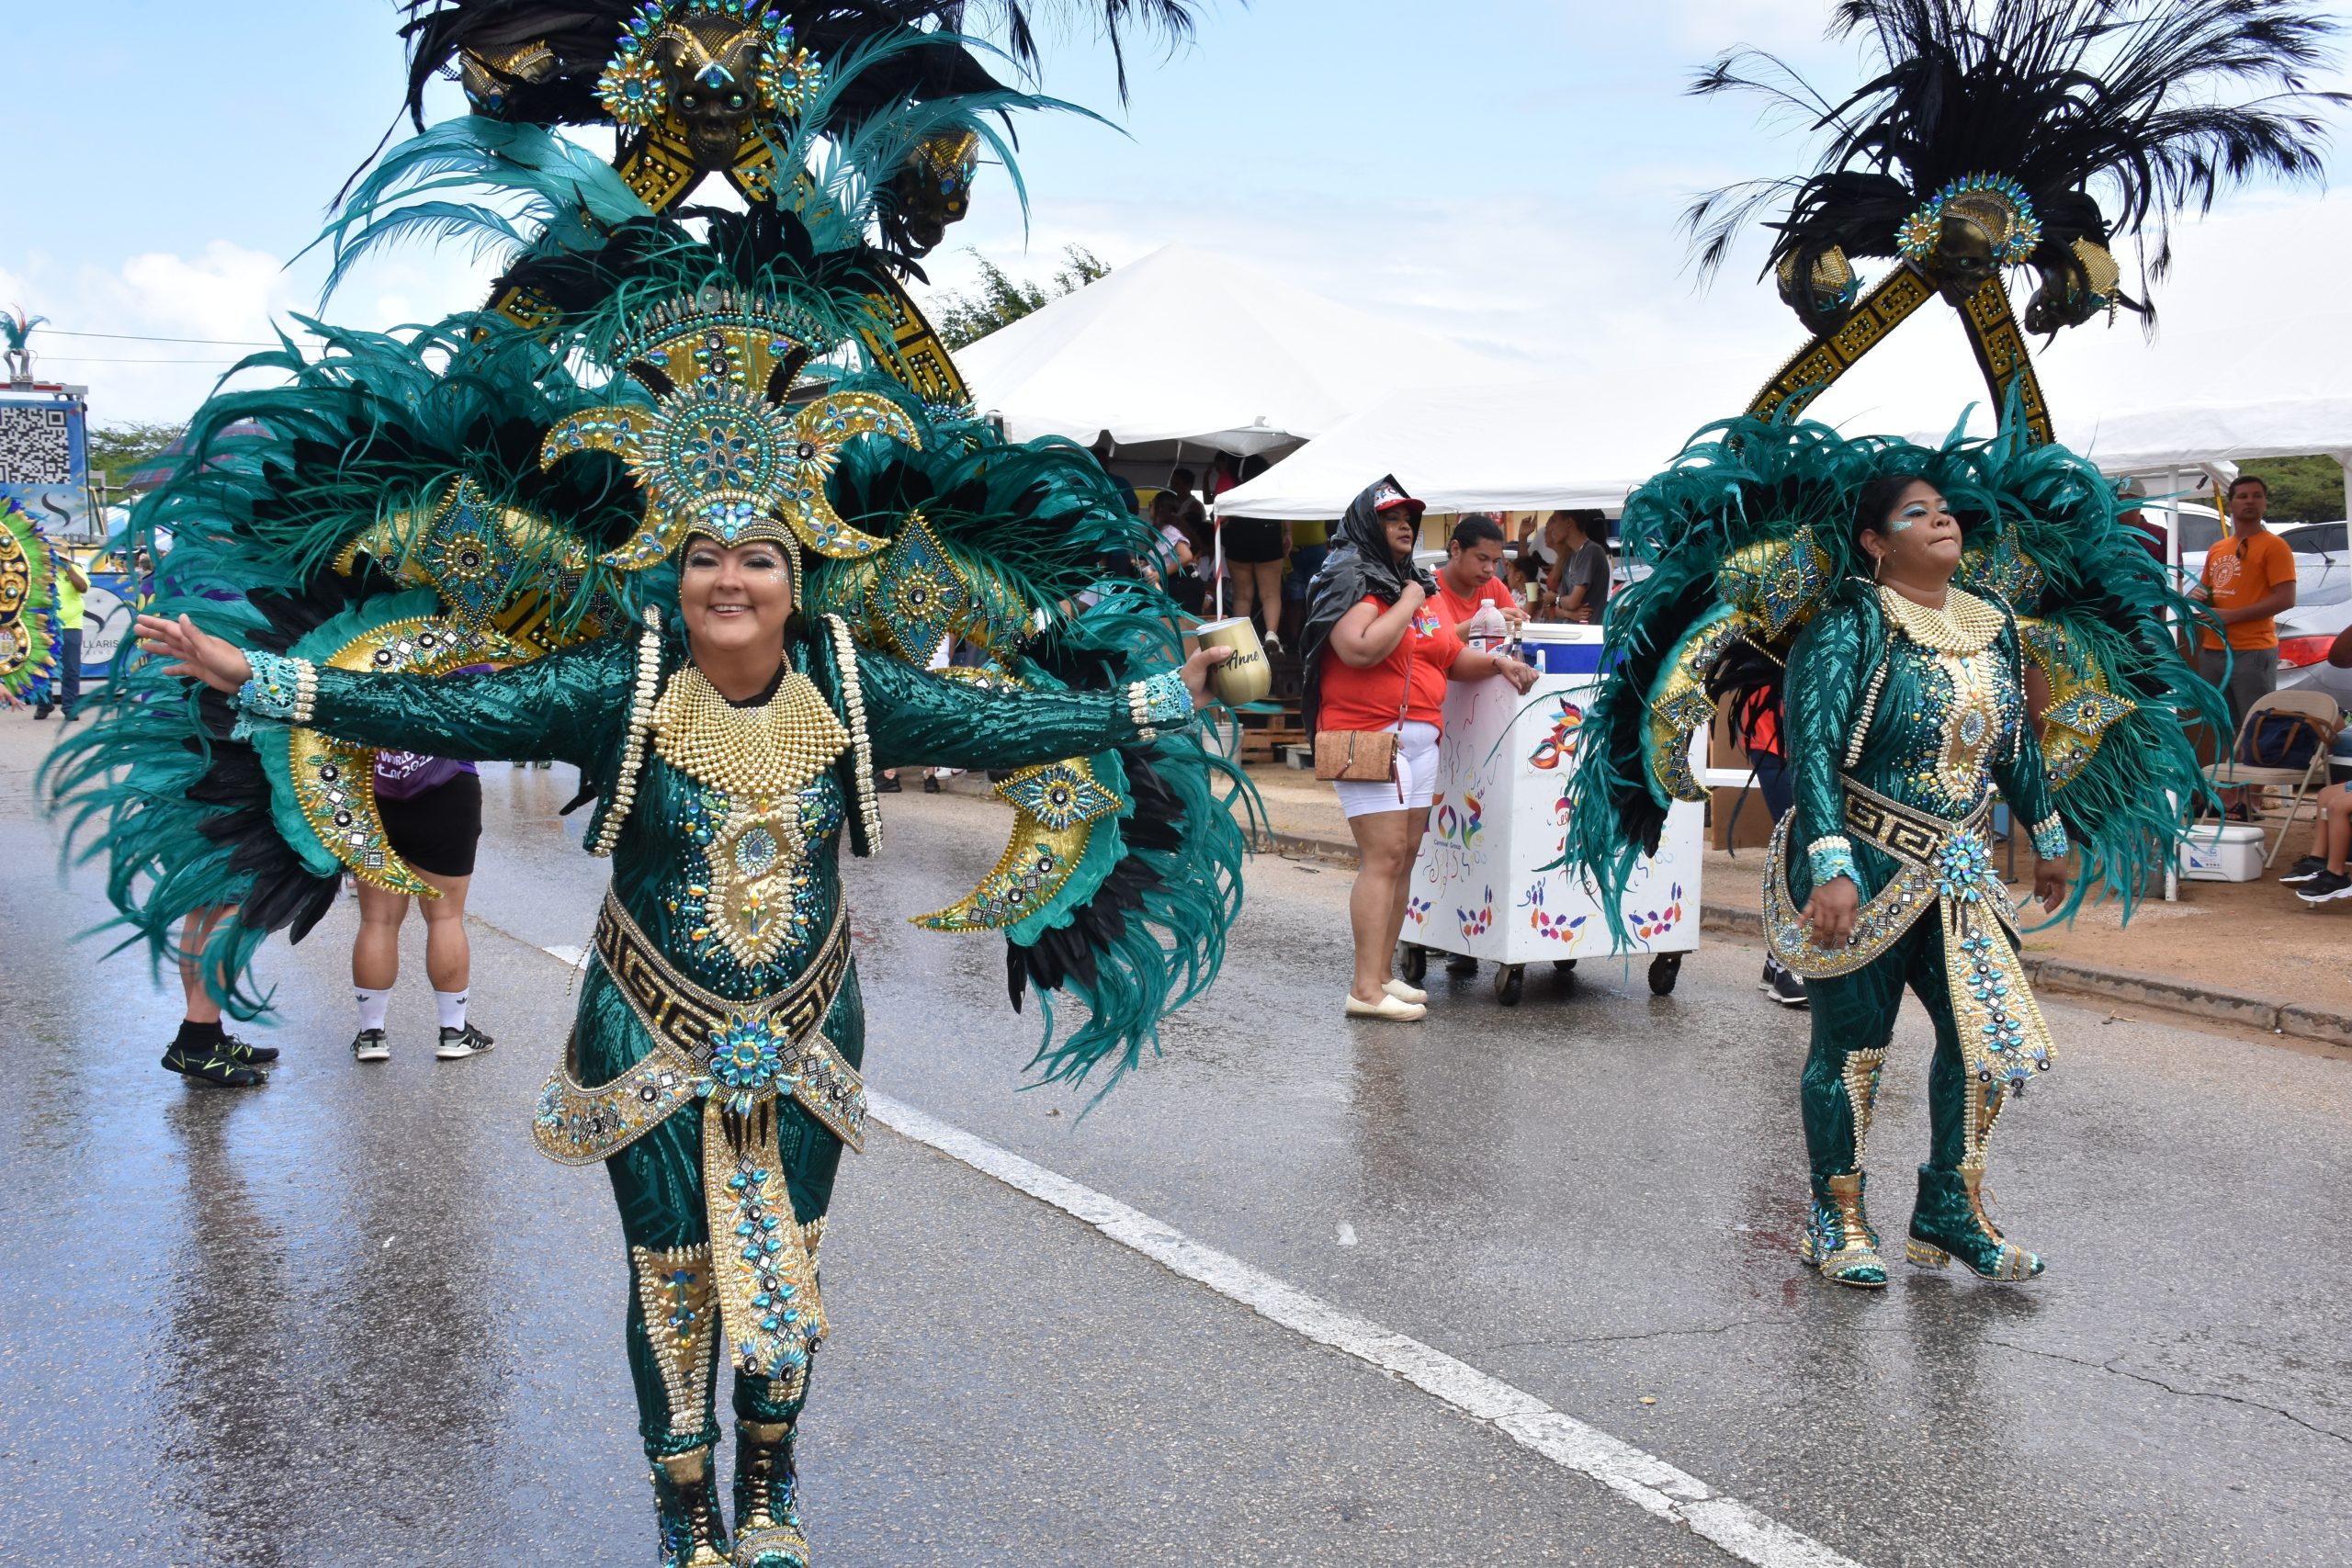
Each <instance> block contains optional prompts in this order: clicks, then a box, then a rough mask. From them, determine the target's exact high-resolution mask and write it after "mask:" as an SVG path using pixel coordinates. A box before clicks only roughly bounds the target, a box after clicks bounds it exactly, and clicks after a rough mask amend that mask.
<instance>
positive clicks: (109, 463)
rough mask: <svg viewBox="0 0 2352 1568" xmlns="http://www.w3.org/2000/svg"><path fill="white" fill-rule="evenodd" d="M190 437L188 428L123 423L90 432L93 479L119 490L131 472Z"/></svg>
mask: <svg viewBox="0 0 2352 1568" xmlns="http://www.w3.org/2000/svg"><path fill="white" fill-rule="evenodd" d="M186 434H187V424H186V423H179V424H149V423H143V422H141V421H139V420H123V421H119V422H117V423H113V424H107V425H102V426H100V427H99V428H97V429H96V430H93V431H91V432H90V478H91V480H92V481H93V482H96V481H97V480H99V479H104V480H105V481H106V482H107V484H108V485H111V486H115V487H118V488H119V486H120V485H121V484H122V481H123V479H125V477H127V476H128V475H129V473H130V470H131V469H133V468H137V467H138V466H139V465H140V464H141V463H144V462H147V461H149V460H150V459H152V458H153V457H155V456H156V455H157V454H159V453H161V452H162V451H163V450H164V447H166V446H170V445H171V444H172V443H173V442H175V441H177V440H178V439H179V438H180V437H181V436H183V435H186Z"/></svg>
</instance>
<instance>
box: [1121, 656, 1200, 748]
mask: <svg viewBox="0 0 2352 1568" xmlns="http://www.w3.org/2000/svg"><path fill="white" fill-rule="evenodd" d="M1127 714H1128V716H1130V717H1132V718H1133V719H1134V720H1135V721H1136V728H1137V729H1140V730H1142V731H1143V732H1144V735H1145V737H1146V738H1147V739H1148V738H1149V737H1150V736H1151V735H1153V734H1154V733H1156V732H1157V731H1158V730H1159V728H1160V727H1161V726H1163V725H1173V724H1182V723H1183V722H1185V721H1186V720H1188V719H1190V718H1191V717H1192V716H1193V694H1192V692H1191V691H1190V690H1189V689H1188V688H1187V687H1186V686H1185V684H1184V677H1183V675H1182V673H1181V672H1180V671H1174V670H1163V671H1160V672H1159V674H1157V675H1154V676H1151V677H1149V678H1148V679H1146V680H1142V681H1136V682H1131V683H1130V684H1129V685H1128V687H1127Z"/></svg>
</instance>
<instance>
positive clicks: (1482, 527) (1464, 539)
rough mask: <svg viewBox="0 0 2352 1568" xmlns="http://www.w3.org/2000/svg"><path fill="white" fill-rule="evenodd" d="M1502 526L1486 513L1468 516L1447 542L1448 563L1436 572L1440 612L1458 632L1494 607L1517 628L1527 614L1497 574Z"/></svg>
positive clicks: (1502, 547) (1447, 622) (1446, 555)
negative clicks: (1485, 607)
mask: <svg viewBox="0 0 2352 1568" xmlns="http://www.w3.org/2000/svg"><path fill="white" fill-rule="evenodd" d="M1503 549H1504V545H1503V531H1502V526H1501V525H1499V524H1498V523H1497V522H1496V521H1495V520H1494V519H1493V518H1492V517H1489V516H1488V515H1487V514H1486V513H1483V512H1471V513H1464V515H1463V517H1462V519H1461V521H1459V522H1457V523H1455V524H1454V525H1453V537H1452V538H1450V539H1448V540H1447V541H1446V546H1445V564H1444V565H1443V566H1442V567H1440V568H1438V569H1437V613H1438V615H1440V616H1442V617H1443V619H1444V621H1445V624H1446V625H1447V626H1452V627H1453V628H1454V629H1455V630H1457V631H1459V630H1460V629H1461V626H1462V623H1463V622H1464V621H1466V620H1468V619H1469V618H1470V617H1471V616H1473V615H1476V614H1477V613H1478V606H1479V605H1481V604H1492V605H1494V606H1495V608H1496V609H1497V610H1498V611H1500V612H1501V614H1502V617H1503V619H1504V621H1505V622H1506V623H1508V624H1509V625H1510V626H1518V625H1519V624H1520V623H1521V621H1523V620H1525V619H1527V612H1526V611H1525V610H1523V609H1521V607H1520V604H1519V601H1518V600H1516V599H1514V598H1512V597H1511V592H1510V588H1509V587H1508V586H1506V585H1505V584H1504V583H1503V582H1502V581H1501V580H1500V579H1498V577H1497V576H1496V575H1495V573H1496V570H1497V569H1498V568H1499V567H1500V566H1501V565H1502V560H1503Z"/></svg>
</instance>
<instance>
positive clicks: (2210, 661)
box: [2189, 474, 2295, 822]
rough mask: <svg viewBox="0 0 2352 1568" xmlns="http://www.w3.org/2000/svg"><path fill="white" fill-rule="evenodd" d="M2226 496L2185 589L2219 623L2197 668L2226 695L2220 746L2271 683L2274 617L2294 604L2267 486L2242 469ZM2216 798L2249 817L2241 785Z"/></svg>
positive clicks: (2232, 813)
mask: <svg viewBox="0 0 2352 1568" xmlns="http://www.w3.org/2000/svg"><path fill="white" fill-rule="evenodd" d="M2229 502H2230V536H2229V537H2228V538H2226V539H2223V540H2222V541H2221V542H2220V543H2219V544H2216V545H2215V546H2214V547H2212V548H2211V550H2208V551H2207V552H2206V553H2205V573H2204V579H2203V581H2200V582H2199V584H2198V585H2197V586H2196V587H2195V588H2192V589H2190V590H2189V593H2190V596H2191V597H2193V598H2198V599H2202V600H2204V601H2205V602H2206V603H2207V604H2211V606H2212V607H2213V615H2214V618H2215V619H2216V620H2218V621H2220V622H2221V623H2222V635H2221V636H2217V635H2215V634H2214V633H2213V632H2211V631H2210V630H2208V631H2206V632H2205V633H2204V634H2203V637H2202V646H2200V647H2199V649H2198V654H2197V668H2198V672H2199V673H2200V674H2202V675H2203V676H2204V677H2205V679H2207V680H2208V681H2211V682H2212V683H2213V684H2214V685H2216V686H2220V687H2221V688H2222V694H2223V695H2225V696H2226V697H2228V699H2229V703H2230V735H2229V738H2228V739H2227V740H2225V741H2224V742H2223V746H2224V750H2227V749H2229V748H2232V747H2234V746H2235V745H2236V744H2237V732H2238V731H2239V730H2240V729H2242V728H2245V716H2246V714H2247V713H2248V712H2249V711H2251V710H2252V708H2253V707H2254V705H2255V704H2256V702H2258V701H2260V700H2261V699H2262V698H2264V697H2266V696H2268V695H2269V694H2271V693H2272V692H2274V691H2276V690H2278V619H2277V617H2278V615H2279V613H2280V612H2282V611H2286V610H2291V609H2293V608H2294V607H2295V556H2294V552H2293V551H2291V550H2290V549H2289V548H2288V547H2287V541H2286V540H2284V539H2281V538H2280V537H2279V536H2278V535H2276V534H2274V533H2272V532H2271V531H2270V530H2269V528H2268V527H2267V525H2265V524H2264V522H2263V517H2264V514H2265V513H2267V512H2268V510H2269V507H2270V487H2269V486H2268V485H2267V484H2265V483H2263V482H2262V480H2261V479H2257V478H2256V477H2255V476H2254V475H2252V474H2241V475H2239V476H2238V477H2237V479H2235V480H2234V481H2233V483H2232V484H2231V486H2230V497H2229ZM2222 637H2227V638H2228V642H2227V644H2226V646H2225V645H2224V643H2223V641H2222ZM2225 680H2226V683H2224V682H2225ZM2222 800H2223V801H2224V802H2225V803H2226V810H2227V815H2228V817H2229V819H2230V820H2231V821H2233V822H2244V821H2247V820H2249V819H2250V818H2251V817H2252V815H2253V813H2252V812H2251V811H2249V810H2248V808H2247V801H2246V792H2245V790H2244V789H2231V790H2223V791H2222Z"/></svg>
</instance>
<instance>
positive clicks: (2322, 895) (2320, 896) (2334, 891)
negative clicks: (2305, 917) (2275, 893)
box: [2295, 866, 2352, 904]
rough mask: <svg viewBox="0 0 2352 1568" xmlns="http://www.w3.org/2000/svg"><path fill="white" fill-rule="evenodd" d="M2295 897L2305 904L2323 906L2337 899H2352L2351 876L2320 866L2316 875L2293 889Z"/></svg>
mask: <svg viewBox="0 0 2352 1568" xmlns="http://www.w3.org/2000/svg"><path fill="white" fill-rule="evenodd" d="M2295 897H2298V898H2301V900H2302V901H2303V902H2304V903H2306V904H2325V903H2330V902H2332V901H2333V900H2335V899H2337V898H2352V876H2346V875H2344V874H2342V873H2340V872H2334V871H2330V870H2328V869H2327V868H2326V867H2325V866H2322V867H2320V870H2319V874H2318V875H2316V876H2314V877H2312V879H2311V880H2310V881H2309V882H2306V883H2304V884H2303V885H2302V886H2301V887H2298V888H2296V889H2295Z"/></svg>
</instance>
